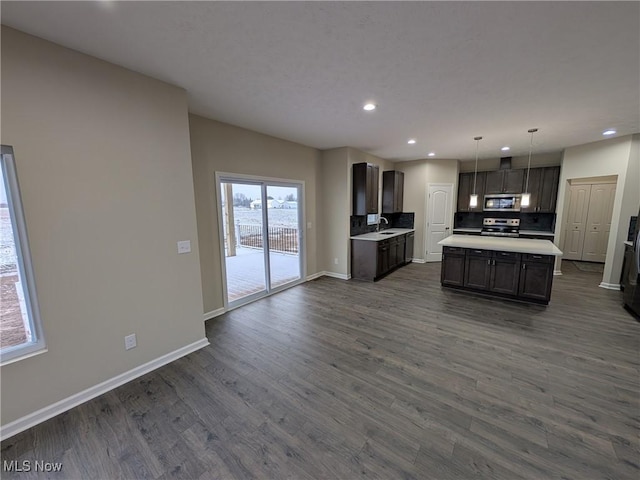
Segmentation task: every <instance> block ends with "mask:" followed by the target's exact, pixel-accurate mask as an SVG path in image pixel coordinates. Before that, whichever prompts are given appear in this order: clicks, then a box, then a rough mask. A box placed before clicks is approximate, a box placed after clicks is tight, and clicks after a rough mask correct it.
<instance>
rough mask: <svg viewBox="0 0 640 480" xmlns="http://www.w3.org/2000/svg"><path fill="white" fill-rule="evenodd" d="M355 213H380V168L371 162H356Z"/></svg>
mask: <svg viewBox="0 0 640 480" xmlns="http://www.w3.org/2000/svg"><path fill="white" fill-rule="evenodd" d="M352 176H353V215H368V214H371V213H378V182H379V176H380V169H379V167H378V166H377V165H373V164H371V163H354V164H353V166H352Z"/></svg>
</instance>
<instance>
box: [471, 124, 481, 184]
mask: <svg viewBox="0 0 640 480" xmlns="http://www.w3.org/2000/svg"><path fill="white" fill-rule="evenodd" d="M473 139H474V140H475V141H476V169H475V171H474V173H473V194H474V195H475V194H476V178H478V147H479V146H480V140H482V137H473Z"/></svg>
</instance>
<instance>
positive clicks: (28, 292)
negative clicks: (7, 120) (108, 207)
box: [0, 145, 45, 365]
mask: <svg viewBox="0 0 640 480" xmlns="http://www.w3.org/2000/svg"><path fill="white" fill-rule="evenodd" d="M1 148H2V161H1V165H0V166H1V168H0V362H1V363H2V364H3V365H4V364H7V363H11V362H13V361H16V360H19V359H20V358H24V357H26V356H31V355H34V354H36V353H39V352H42V351H45V343H44V337H43V335H42V328H41V325H40V316H39V312H38V304H37V302H36V289H35V283H34V279H33V270H32V267H31V257H30V255H29V242H28V240H27V229H26V225H25V222H24V215H23V212H22V203H21V201H20V189H19V187H18V178H17V176H16V168H15V162H14V157H13V148H12V147H8V146H5V145H2V147H1Z"/></svg>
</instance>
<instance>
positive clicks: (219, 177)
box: [212, 171, 307, 311]
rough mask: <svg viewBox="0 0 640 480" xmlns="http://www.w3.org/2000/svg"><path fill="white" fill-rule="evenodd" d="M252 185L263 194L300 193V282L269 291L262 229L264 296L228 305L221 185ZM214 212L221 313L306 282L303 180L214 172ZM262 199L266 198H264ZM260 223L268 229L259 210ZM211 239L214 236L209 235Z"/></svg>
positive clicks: (267, 259) (248, 297)
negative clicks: (275, 189) (278, 190)
mask: <svg viewBox="0 0 640 480" xmlns="http://www.w3.org/2000/svg"><path fill="white" fill-rule="evenodd" d="M234 181H235V182H236V183H252V184H254V185H258V186H260V190H261V192H266V188H267V186H276V187H278V186H281V187H292V186H295V187H297V188H299V189H300V197H299V198H298V225H299V226H300V228H299V229H298V245H299V246H300V251H299V252H298V255H299V262H300V278H299V279H298V280H296V281H293V282H290V283H287V284H285V285H280V286H278V287H275V288H269V286H270V283H271V280H270V278H269V277H270V271H269V255H268V251H269V250H268V242H267V241H266V238H265V235H266V234H265V230H264V228H263V245H266V246H267V248H265V252H266V253H265V255H264V257H265V290H266V291H265V292H258V293H254V294H251V295H248V296H246V297H244V298H241V299H239V300H236V301H234V302H232V303H233V305H229V296H228V290H227V262H226V260H225V253H224V226H223V221H224V219H223V213H222V202H221V200H220V199H221V198H222V189H221V185H222V183H223V182H224V183H234ZM214 190H215V192H216V193H215V195H216V196H215V198H214V199H213V200H214V203H215V209H216V211H217V214H218V232H217V236H218V243H219V252H220V274H221V278H220V279H221V281H222V301H223V305H224V310H225V311H229V310H233V309H234V308H237V307H241V306H242V305H246V304H247V303H251V302H254V301H256V300H259V299H261V298H264V297H267V296H269V295H273V294H274V293H278V292H281V291H282V290H286V289H287V288H291V287H293V286H295V285H299V284H301V283H303V282H305V281H306V278H307V274H306V272H307V268H306V263H307V262H306V251H307V236H306V235H305V225H306V224H307V223H306V213H305V201H304V200H305V181H304V180H294V179H287V178H275V177H263V176H260V175H247V174H243V173H230V172H218V171H216V172H215V189H214ZM265 197H266V195H265ZM261 211H262V222H263V227H264V226H266V227H267V228H268V226H269V224H268V220H267V209H266V208H262V209H261ZM212 233H213V234H214V235H215V232H212Z"/></svg>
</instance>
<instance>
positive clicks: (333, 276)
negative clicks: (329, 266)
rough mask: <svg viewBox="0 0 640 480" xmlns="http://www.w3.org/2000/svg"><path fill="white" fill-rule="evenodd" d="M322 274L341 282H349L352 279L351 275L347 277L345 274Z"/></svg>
mask: <svg viewBox="0 0 640 480" xmlns="http://www.w3.org/2000/svg"><path fill="white" fill-rule="evenodd" d="M322 274H323V275H326V276H327V277H331V278H339V279H340V280H349V279H350V278H351V275H345V274H344V273H335V272H322Z"/></svg>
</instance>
